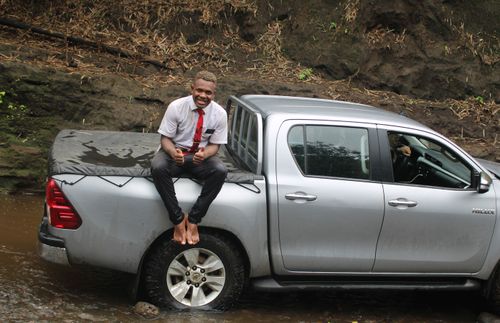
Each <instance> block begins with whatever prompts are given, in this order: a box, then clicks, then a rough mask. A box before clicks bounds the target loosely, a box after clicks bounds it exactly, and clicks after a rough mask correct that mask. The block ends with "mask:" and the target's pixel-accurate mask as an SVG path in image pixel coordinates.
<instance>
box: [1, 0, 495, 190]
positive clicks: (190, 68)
mask: <svg viewBox="0 0 500 323" xmlns="http://www.w3.org/2000/svg"><path fill="white" fill-rule="evenodd" d="M171 2H172V3H171V5H170V6H163V5H162V4H161V2H160V1H155V0H149V1H144V2H143V3H142V4H139V5H138V4H132V3H129V2H126V1H121V2H118V3H117V4H115V3H114V2H113V3H111V2H109V1H105V0H100V1H95V2H93V3H92V4H89V3H86V2H84V1H76V2H70V1H60V2H57V3H53V2H51V1H40V2H36V3H35V2H32V1H27V0H26V1H24V0H21V1H10V0H0V9H3V10H0V187H2V189H3V190H9V191H26V190H40V189H41V188H42V187H43V182H44V177H45V169H46V156H47V151H48V149H49V147H50V143H51V141H52V139H53V138H54V136H55V134H56V133H57V132H58V131H59V130H60V129H63V128H79V129H109V130H120V131H146V132H153V131H155V130H156V127H157V126H158V124H159V122H160V119H161V117H162V115H163V112H164V110H165V108H166V105H168V103H169V102H170V101H171V100H172V99H174V98H177V97H179V96H182V95H185V94H186V93H188V92H187V89H188V85H189V81H190V78H191V77H192V76H193V75H194V73H195V72H196V71H198V70H200V69H209V70H212V71H214V72H216V73H217V75H218V76H219V79H220V82H219V90H218V93H217V100H218V101H219V102H220V103H224V102H225V101H226V99H227V97H228V96H229V95H241V94H247V93H258V94H281V95H300V96H308V97H321V98H331V99H338V100H347V101H354V102H359V103H366V104H371V105H374V106H378V107H381V108H383V109H387V110H390V111H394V112H397V113H404V114H405V115H407V116H409V117H411V118H414V119H416V120H418V121H420V122H422V123H424V124H426V125H428V126H430V127H431V128H433V129H436V130H438V131H440V132H441V133H443V134H445V135H447V136H449V137H451V138H452V139H453V140H454V141H456V142H458V143H459V144H460V145H461V146H462V147H464V148H465V149H466V150H468V151H469V152H470V153H471V154H472V155H474V156H477V157H481V158H486V159H490V160H496V161H500V151H499V149H498V148H499V147H500V139H499V138H498V133H499V129H500V118H499V113H498V111H499V110H500V104H499V103H500V71H499V66H500V64H499V62H500V58H499V57H500V49H499V48H500V46H499V38H498V37H499V35H498V31H499V29H500V28H498V26H499V22H498V19H497V17H498V15H499V14H500V5H499V3H498V1H487V0H482V1H475V2H474V3H471V2H468V1H431V0H425V1H418V2H412V1H407V2H397V3H394V2H393V1H388V0H384V1H377V2H376V3H374V2H370V1H361V0H345V1H328V2H326V1H313V2H307V4H306V3H305V2H302V1H298V0H297V1H286V2H285V1H279V0H275V1H244V0H232V1H222V0H220V1H218V0H217V1H198V2H196V3H195V2H194V1H189V0H175V1H171ZM2 12H3V13H2Z"/></svg>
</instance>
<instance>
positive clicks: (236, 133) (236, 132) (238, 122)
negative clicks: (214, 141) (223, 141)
mask: <svg viewBox="0 0 500 323" xmlns="http://www.w3.org/2000/svg"><path fill="white" fill-rule="evenodd" d="M242 114H243V109H242V108H241V107H240V106H238V108H237V109H236V121H235V125H234V138H235V139H236V141H239V138H240V128H241V116H242Z"/></svg>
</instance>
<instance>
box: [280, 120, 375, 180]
mask: <svg viewBox="0 0 500 323" xmlns="http://www.w3.org/2000/svg"><path fill="white" fill-rule="evenodd" d="M303 128H304V127H303V126H297V127H294V128H293V129H291V131H290V133H289V136H288V142H289V146H290V149H291V151H292V154H293V155H294V158H295V160H296V162H297V164H298V165H299V167H300V168H301V170H302V172H303V173H304V174H306V175H316V176H330V177H346V178H356V179H368V178H369V177H370V156H369V147H368V130H367V129H362V128H349V127H337V126H314V125H308V126H305V129H306V130H305V134H304V130H303ZM304 143H306V144H304Z"/></svg>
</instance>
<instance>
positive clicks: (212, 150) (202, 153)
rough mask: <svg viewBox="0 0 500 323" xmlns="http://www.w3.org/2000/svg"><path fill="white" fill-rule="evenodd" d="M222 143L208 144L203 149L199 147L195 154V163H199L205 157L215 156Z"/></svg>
mask: <svg viewBox="0 0 500 323" xmlns="http://www.w3.org/2000/svg"><path fill="white" fill-rule="evenodd" d="M219 147H220V145H218V144H208V145H207V146H206V147H204V148H203V149H198V151H197V152H196V153H195V154H194V156H193V163H195V164H199V163H201V162H202V161H204V160H205V159H207V158H209V157H212V156H214V155H215V154H217V152H218V151H219Z"/></svg>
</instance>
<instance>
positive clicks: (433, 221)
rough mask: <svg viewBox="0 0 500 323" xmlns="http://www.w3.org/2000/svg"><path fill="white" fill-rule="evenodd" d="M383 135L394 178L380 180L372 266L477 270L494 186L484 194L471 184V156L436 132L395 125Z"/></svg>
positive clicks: (417, 270) (424, 270) (487, 240)
mask: <svg viewBox="0 0 500 323" xmlns="http://www.w3.org/2000/svg"><path fill="white" fill-rule="evenodd" d="M385 136H387V137H386V138H387V139H388V140H387V143H391V146H392V147H391V150H392V157H389V156H386V157H387V158H391V160H392V162H393V163H394V166H393V168H394V174H395V178H394V181H393V182H392V183H385V184H384V192H385V203H386V206H385V207H386V212H385V218H384V224H383V227H382V232H381V234H380V239H379V242H378V247H377V257H376V261H375V266H374V271H375V272H412V273H447V272H456V273H472V272H476V271H478V270H479V269H480V268H481V266H482V264H483V263H484V260H485V257H486V253H487V251H488V246H489V243H490V239H491V237H492V234H493V227H494V225H495V215H494V214H495V193H494V191H493V188H491V189H490V191H489V192H486V193H483V194H479V193H477V192H476V191H475V190H474V189H472V188H471V187H470V186H471V176H472V170H473V167H472V165H471V164H470V161H469V162H468V161H467V159H466V158H467V157H466V156H464V155H463V154H461V153H460V152H459V151H458V150H455V149H454V148H453V147H452V146H451V145H449V144H448V143H446V142H443V141H440V140H439V138H433V137H431V136H430V135H428V136H425V135H420V134H412V133H408V132H406V133H404V132H398V131H393V132H388V133H387V134H386V135H385ZM380 137H381V138H382V136H380ZM403 147H408V148H403ZM408 149H409V150H408ZM383 150H384V149H382V151H383ZM386 151H387V154H389V153H388V152H389V149H386ZM405 151H407V152H406V154H407V155H408V154H409V155H408V156H403V153H404V152H405ZM474 210H476V211H474ZM478 210H480V211H478Z"/></svg>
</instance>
